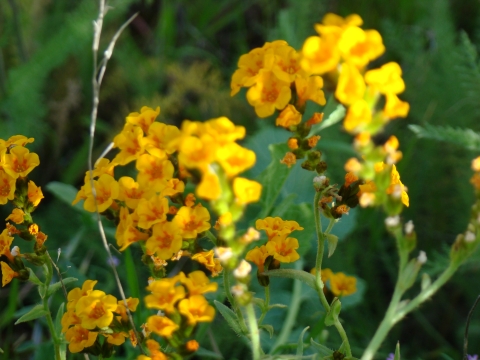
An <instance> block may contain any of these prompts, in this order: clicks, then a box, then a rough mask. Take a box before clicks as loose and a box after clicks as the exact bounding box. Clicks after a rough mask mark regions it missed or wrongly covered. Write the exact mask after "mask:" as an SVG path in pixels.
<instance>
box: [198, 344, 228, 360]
mask: <svg viewBox="0 0 480 360" xmlns="http://www.w3.org/2000/svg"><path fill="white" fill-rule="evenodd" d="M195 355H197V356H198V357H199V358H200V359H219V360H222V359H223V356H222V355H220V354H217V353H216V352H213V351H210V350H207V349H204V348H202V347H201V348H199V349H198V350H197V351H196V352H195Z"/></svg>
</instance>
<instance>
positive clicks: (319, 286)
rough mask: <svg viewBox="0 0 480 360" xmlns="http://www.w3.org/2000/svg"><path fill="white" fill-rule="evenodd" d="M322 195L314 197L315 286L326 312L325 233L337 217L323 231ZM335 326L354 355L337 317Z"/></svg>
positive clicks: (328, 307)
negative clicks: (324, 278)
mask: <svg viewBox="0 0 480 360" xmlns="http://www.w3.org/2000/svg"><path fill="white" fill-rule="evenodd" d="M321 197H322V193H321V192H316V193H315V198H314V199H313V213H314V217H315V229H316V233H317V242H318V247H317V259H316V262H315V285H316V286H315V287H316V290H317V293H318V297H319V298H320V302H321V303H322V305H323V307H324V309H325V312H327V313H328V312H329V311H330V305H329V304H328V301H327V298H326V297H325V294H324V293H323V287H324V284H323V282H322V276H321V274H322V261H323V254H324V252H325V234H328V233H330V231H331V230H332V228H333V225H334V224H335V219H330V222H329V224H328V226H327V229H326V230H325V233H324V232H323V231H322V219H321V216H320V209H319V207H318V202H319V201H320V198H321ZM334 325H335V328H336V329H337V331H338V333H339V335H340V337H341V338H342V340H343V343H344V344H345V350H346V353H347V356H352V350H351V348H350V342H349V341H348V336H347V333H346V332H345V329H344V328H343V326H342V324H341V323H340V321H339V320H338V319H337V320H336V321H335V324H334Z"/></svg>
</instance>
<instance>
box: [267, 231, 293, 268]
mask: <svg viewBox="0 0 480 360" xmlns="http://www.w3.org/2000/svg"><path fill="white" fill-rule="evenodd" d="M265 247H266V248H267V252H268V254H269V255H272V256H273V257H274V258H275V259H276V260H278V261H280V262H285V263H290V262H294V261H297V260H298V259H299V258H300V255H299V254H298V253H297V252H296V249H298V240H297V239H295V238H291V237H288V238H287V235H286V234H281V235H277V236H275V237H274V238H272V239H271V240H269V241H268V242H267V243H266V244H265Z"/></svg>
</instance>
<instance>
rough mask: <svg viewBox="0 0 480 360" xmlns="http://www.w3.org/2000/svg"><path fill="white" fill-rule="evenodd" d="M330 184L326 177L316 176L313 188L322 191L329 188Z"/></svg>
mask: <svg viewBox="0 0 480 360" xmlns="http://www.w3.org/2000/svg"><path fill="white" fill-rule="evenodd" d="M328 184H329V180H328V178H327V177H326V176H325V175H321V176H315V177H314V178H313V187H314V188H315V190H317V191H320V190H323V189H324V188H325V187H327V186H328Z"/></svg>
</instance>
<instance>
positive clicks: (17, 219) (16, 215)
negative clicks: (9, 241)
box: [0, 208, 25, 246]
mask: <svg viewBox="0 0 480 360" xmlns="http://www.w3.org/2000/svg"><path fill="white" fill-rule="evenodd" d="M24 215H25V213H24V212H23V210H22V209H19V208H15V209H13V211H12V213H11V214H10V215H8V217H7V218H6V219H5V220H12V221H13V222H14V223H15V224H21V223H23V221H24V218H23V217H24ZM0 241H1V240H0ZM0 246H1V245H0Z"/></svg>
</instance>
